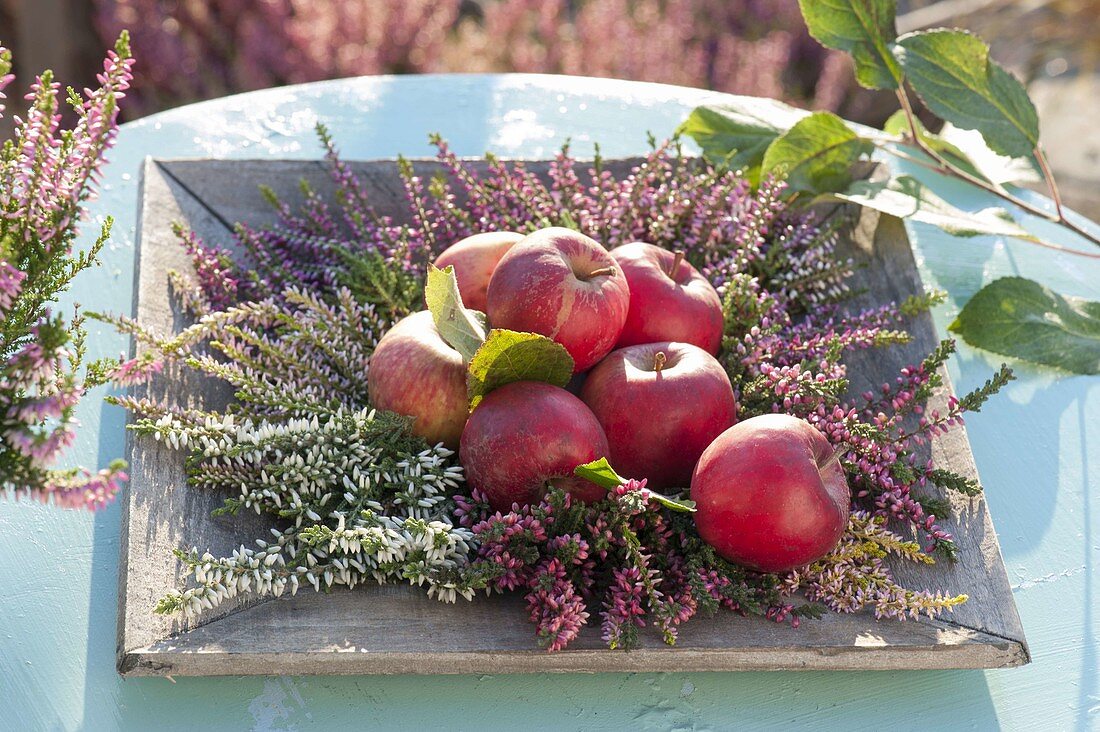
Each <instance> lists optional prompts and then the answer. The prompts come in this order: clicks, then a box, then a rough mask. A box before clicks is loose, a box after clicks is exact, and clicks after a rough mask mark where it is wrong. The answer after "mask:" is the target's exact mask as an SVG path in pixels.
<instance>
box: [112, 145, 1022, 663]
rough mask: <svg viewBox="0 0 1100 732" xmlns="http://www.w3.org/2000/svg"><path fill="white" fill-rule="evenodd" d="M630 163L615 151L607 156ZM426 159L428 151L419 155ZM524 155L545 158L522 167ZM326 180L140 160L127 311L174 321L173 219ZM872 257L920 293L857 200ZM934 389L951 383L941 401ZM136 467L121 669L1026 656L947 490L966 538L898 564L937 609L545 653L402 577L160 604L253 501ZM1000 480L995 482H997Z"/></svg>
mask: <svg viewBox="0 0 1100 732" xmlns="http://www.w3.org/2000/svg"><path fill="white" fill-rule="evenodd" d="M628 163H629V161H613V165H615V167H620V169H621V166H625V165H627V164H628ZM417 165H418V166H422V168H423V172H424V173H430V172H432V170H433V169H434V164H433V163H418V164H417ZM531 165H532V168H534V169H536V170H537V169H544V168H545V164H538V163H533V164H531ZM353 167H355V168H356V170H357V172H358V173H360V174H361V175H362V176H363V178H364V180H365V181H366V184H367V188H368V191H369V192H370V194H371V198H372V200H373V201H374V205H375V206H376V208H377V209H378V210H380V211H381V212H384V213H390V214H393V215H394V216H395V218H398V219H400V218H401V216H402V215H403V213H402V212H403V210H404V208H403V207H404V196H403V192H402V189H401V188H400V186H399V184H398V182H397V180H396V166H395V164H394V163H393V162H388V161H381V162H368V163H358V164H353ZM302 178H305V179H307V180H309V181H310V182H311V183H313V184H314V185H315V187H316V188H317V189H319V190H320V191H322V192H330V191H331V187H330V185H329V183H328V179H327V174H326V173H325V170H324V168H323V167H322V165H321V164H320V163H301V162H274V163H272V162H249V161H243V162H220V161H164V162H158V161H152V160H150V161H147V163H146V166H145V168H144V180H143V194H142V198H141V202H140V221H139V227H138V228H139V231H138V237H139V255H138V256H139V266H138V274H137V279H138V281H137V286H136V288H135V305H134V310H135V313H136V314H137V315H138V317H139V318H140V319H141V320H142V321H143V322H145V323H146V324H147V325H149V326H152V327H153V328H155V329H159V330H161V331H163V332H168V331H170V330H173V329H176V330H178V329H179V328H180V327H181V326H182V325H183V324H184V321H183V319H182V317H181V315H180V314H179V313H178V312H177V311H176V310H175V306H174V305H173V304H172V302H171V301H170V298H169V295H168V288H167V285H166V277H167V272H168V270H169V269H173V268H174V269H177V270H180V271H187V269H188V266H189V264H188V261H187V258H186V256H185V255H184V254H183V252H182V250H181V248H180V247H179V246H178V245H177V244H176V242H175V237H174V235H173V234H172V233H171V231H170V224H171V223H172V222H175V221H179V222H183V223H185V224H186V225H187V226H189V227H190V228H192V229H193V230H195V231H196V232H197V233H198V234H199V235H200V236H202V237H204V238H205V239H206V240H207V242H209V243H219V244H222V245H225V244H228V243H229V241H230V235H229V231H230V227H231V226H232V225H233V224H235V223H236V222H239V221H243V222H246V223H248V224H250V225H253V226H260V225H264V224H268V223H271V222H272V221H273V220H274V214H273V212H272V210H271V208H270V207H269V206H268V205H267V203H266V202H265V201H264V200H263V197H262V196H261V195H260V193H259V190H258V185H259V184H260V183H264V184H266V185H269V186H272V187H273V188H274V189H275V190H276V192H277V193H278V194H279V195H280V196H281V197H283V198H284V200H289V201H291V202H294V201H296V200H298V199H299V193H298V181H299V180H300V179H302ZM845 247H846V251H849V252H850V254H851V256H853V257H854V258H855V259H856V260H857V262H859V263H861V264H865V265H866V266H865V267H863V268H862V269H860V270H859V271H858V273H857V275H856V277H855V280H856V282H855V284H856V286H857V287H862V288H866V290H867V292H866V294H865V295H863V300H864V301H865V303H882V302H886V301H889V300H896V299H901V298H904V297H906V296H908V295H910V294H913V293H915V292H919V291H921V289H922V287H921V284H920V278H919V275H918V273H917V270H916V266H915V263H914V261H913V256H912V252H911V250H910V248H909V244H908V241H907V239H906V236H905V232H904V228H903V227H902V226H901V225H900V222H898V221H897V220H896V219H889V218H882V219H881V220H880V219H879V218H878V217H877V215H874V214H869V213H865V214H864V215H863V216H862V218H860V220H859V221H858V223H857V224H856V225H854V226H853V235H852V236H851V237H850V242H848V243H847V244H846V245H845ZM911 330H912V332H913V334H914V341H913V343H911V344H909V345H908V346H905V347H902V348H892V349H883V350H876V351H867V352H864V353H862V354H858V355H857V356H856V357H855V358H853V359H851V361H850V364H851V366H850V371H851V375H852V376H853V382H855V383H853V389H854V390H860V391H861V390H864V389H866V388H869V387H875V386H877V385H879V384H881V383H883V382H885V381H889V380H891V379H892V378H893V377H894V375H896V373H897V371H898V369H899V368H901V367H902V366H904V365H906V364H909V363H914V362H917V361H919V360H920V359H921V358H923V356H924V355H926V354H927V353H928V351H929V350H930V349H931V348H932V346H933V345H934V344H935V343H936V341H937V336H936V333H935V329H934V326H933V323H932V320H931V318H930V317H928V316H922V317H920V318H918V319H917V320H916V322H915V323H914V324H913V326H912V328H911ZM146 394H147V395H149V396H151V397H153V398H162V397H164V396H165V395H168V394H171V395H172V398H173V399H174V400H177V401H179V400H182V401H184V402H185V403H190V404H193V405H195V406H208V407H209V406H211V405H214V404H217V403H219V402H223V401H224V400H225V399H226V398H227V394H226V391H225V389H224V388H220V387H219V386H218V385H216V384H212V383H210V382H208V381H207V382H196V381H194V380H192V381H180V377H179V375H178V374H166V376H165V378H161V379H158V380H157V381H155V382H154V383H153V384H151V385H150V386H149V387H148V388H146V389H144V390H143V391H141V392H140V395H146ZM937 399H938V400H940V401H941V402H942V401H943V399H944V395H942V394H941V395H939V396H938V397H937ZM931 449H932V454H933V456H934V457H935V459H936V461H937V464H938V465H940V466H942V467H946V468H950V469H952V470H955V471H956V472H959V473H962V474H964V475H971V476H973V475H975V467H974V462H973V458H972V456H971V453H970V447H969V443H968V442H967V440H966V435H965V431H963V430H957V431H955V432H953V433H952V434H950V435H948V436H947V437H946V438H943V439H940V440H938V441H936V442H935V443H934V444H933V446H932V448H931ZM128 453H129V458H130V462H131V468H132V469H131V481H130V485H129V488H128V489H127V491H126V494H125V495H124V497H123V499H122V505H123V532H122V537H121V542H120V544H121V553H122V558H121V572H120V575H121V577H120V599H119V601H120V612H119V634H118V664H119V670H120V672H121V673H123V674H127V675H172V674H176V675H216V674H273V673H280V674H358V673H433V674H434V673H520V672H539V671H586V672H595V671H723V670H749V669H937V668H993V667H1004V666H1015V665H1020V664H1023V663H1026V662H1027V661H1028V659H1029V656H1028V651H1027V646H1026V642H1025V640H1024V634H1023V629H1022V628H1021V626H1020V620H1019V617H1018V615H1017V613H1016V608H1015V604H1014V603H1013V600H1012V593H1011V589H1010V586H1009V582H1008V578H1007V575H1006V573H1005V569H1004V565H1003V562H1002V560H1001V556H1000V550H999V547H998V544H997V539H996V534H995V533H994V530H993V525H992V522H991V520H990V517H989V513H988V511H987V510H986V504H985V501H984V500H983V499H981V498H975V499H967V498H965V497H960V496H956V495H952V496H949V497H948V498H949V499H950V500H951V501H952V504H953V508H954V515H953V518H952V519H950V520H948V521H947V522H945V526H946V528H947V529H948V530H950V531H952V532H954V533H955V535H956V538H957V539H958V542H959V546H960V561H959V562H958V563H956V564H954V565H951V564H948V563H946V562H941V563H939V564H938V565H936V566H935V567H933V568H925V567H920V568H910V567H908V566H900V567H898V568H897V572H898V575H899V578H900V579H901V580H902V581H903V582H905V583H906V584H907V585H908V586H911V587H920V588H928V589H931V590H933V591H942V592H945V593H951V594H956V593H959V592H965V593H967V594H968V595H969V596H970V600H969V601H968V602H967V603H966V604H964V605H963V606H962V607H960V608H959V609H957V610H956V611H955V612H954V613H952V614H949V615H947V616H946V617H945V619H942V620H929V619H920V620H909V621H906V622H897V621H881V622H878V621H875V620H874V618H873V617H872V616H871V615H870V614H869V613H859V614H854V615H837V614H827V615H826V616H825V617H824V618H822V619H821V620H817V621H811V622H806V623H803V624H802V626H801V627H800V628H799V629H797V630H795V629H792V628H790V627H789V626H786V625H778V624H775V623H772V622H770V621H766V620H763V619H760V618H745V617H739V616H737V615H734V614H732V613H720V614H719V615H717V616H715V617H713V618H697V619H694V620H692V621H691V622H690V623H688V624H687V625H686V626H685V627H684V628H683V629H682V630H681V635H680V640H679V642H678V643H677V645H676V646H675V647H674V648H670V647H668V646H666V645H664V644H663V643H662V642H661V641H660V638H659V637H658V635H657V634H656V633H654V632H651V630H650V629H647V632H644V633H643V634H642V639H643V644H642V647H641V648H639V649H637V650H634V651H631V652H629V653H626V652H613V651H608V650H606V649H605V648H604V647H603V644H602V642H601V640H600V638H599V633H598V630H597V628H596V627H595V626H596V625H598V624H596V623H593V626H592V627H589V628H587V629H586V630H585V632H584V633H583V634H582V636H581V637H580V638H579V639H578V640H577V641H576V642H575V643H573V644H572V645H571V646H570V648H569V649H568V650H566V651H563V652H560V653H554V654H548V653H546V652H545V651H542V650H539V649H538V648H537V646H536V645H535V639H534V634H533V629H532V626H531V625H530V624H529V623H528V622H527V620H526V613H525V611H524V608H523V603H522V601H521V599H520V598H518V597H507V596H505V597H501V596H495V597H493V598H490V599H486V598H484V597H479V598H477V599H476V600H475V601H474V602H471V603H465V602H461V601H460V603H459V604H458V605H456V606H443V605H441V604H440V603H438V602H436V601H434V600H429V599H427V598H426V597H425V596H424V594H423V591H422V590H420V589H416V588H411V587H407V586H404V585H390V586H384V587H376V586H369V587H362V588H357V589H355V590H352V591H347V590H340V591H335V592H333V593H332V594H330V595H318V594H315V593H313V592H312V591H305V590H303V591H302V592H301V593H300V594H299V595H297V596H295V597H289V596H284V597H283V598H280V599H277V600H273V599H266V598H261V599H251V600H248V601H246V602H237V603H227V604H225V605H223V606H222V607H220V608H218V609H217V610H215V611H209V612H207V613H206V614H203V615H202V616H200V617H199V618H198V619H196V620H193V621H189V622H188V621H183V620H182V619H180V618H165V617H162V616H158V615H155V614H154V613H153V607H154V606H155V604H156V601H157V600H158V599H159V598H160V597H161V596H163V595H164V594H165V593H166V592H168V591H171V590H175V589H183V585H182V582H181V566H180V565H179V563H178V562H177V561H176V560H175V558H174V557H173V556H172V554H171V551H172V550H173V549H175V548H177V547H191V546H197V547H199V549H200V550H206V549H209V550H210V551H211V552H212V553H214V554H219V553H229V552H231V551H232V549H233V548H235V547H237V546H240V545H241V544H242V543H243V544H246V545H251V544H252V541H253V540H254V539H255V538H259V537H263V536H265V534H266V531H267V526H266V525H265V521H266V519H262V518H260V517H257V516H255V515H253V514H248V515H242V516H239V517H221V518H211V517H210V511H211V510H212V509H214V508H216V507H217V506H219V505H220V504H221V500H222V496H220V495H212V494H210V493H208V492H205V491H201V490H197V489H193V488H191V487H190V486H188V485H187V483H186V480H185V476H184V470H183V455H182V454H181V453H178V452H174V451H171V450H169V449H167V448H165V447H164V446H163V445H162V444H160V443H158V442H155V441H153V440H151V439H144V438H141V439H134V438H133V436H131V437H130V439H129V440H128ZM992 488H993V489H995V488H996V487H995V486H993V487H992Z"/></svg>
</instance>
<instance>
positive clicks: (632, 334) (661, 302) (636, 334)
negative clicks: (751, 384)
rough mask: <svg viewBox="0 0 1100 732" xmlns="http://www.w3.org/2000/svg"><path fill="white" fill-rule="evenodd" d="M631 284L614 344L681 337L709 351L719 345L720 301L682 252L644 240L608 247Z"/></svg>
mask: <svg viewBox="0 0 1100 732" xmlns="http://www.w3.org/2000/svg"><path fill="white" fill-rule="evenodd" d="M611 256H612V257H614V258H615V261H616V262H618V263H619V266H620V267H622V268H623V274H625V275H626V281H627V284H628V285H629V286H630V312H629V313H628V314H627V316H626V324H625V325H624V326H623V332H622V334H621V335H620V336H619V342H618V343H617V344H616V346H615V347H616V348H622V347H623V346H633V345H636V344H638V343H657V342H660V341H680V342H682V343H691V344H693V345H696V346H699V347H700V348H702V349H703V350H704V351H706V352H707V353H709V354H711V355H714V354H716V353H718V349H719V348H720V347H721V345H722V329H723V325H724V319H723V317H722V300H721V299H720V298H719V297H718V292H717V291H716V290H715V289H714V287H712V286H711V284H710V283H709V282H707V278H706V277H704V276H703V275H701V274H699V272H698V270H696V269H695V267H693V266H691V263H690V262H688V261H686V260H684V258H683V254H682V253H679V252H676V253H674V252H670V251H669V250H667V249H663V248H661V247H659V246H655V245H653V244H647V243H645V242H643V241H636V242H631V243H630V244H624V245H623V246H621V247H616V248H615V249H613V250H612V251H611Z"/></svg>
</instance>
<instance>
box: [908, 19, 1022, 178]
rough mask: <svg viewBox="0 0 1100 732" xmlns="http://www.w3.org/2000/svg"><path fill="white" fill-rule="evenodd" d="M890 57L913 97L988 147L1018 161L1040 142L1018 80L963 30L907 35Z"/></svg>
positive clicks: (973, 37)
mask: <svg viewBox="0 0 1100 732" xmlns="http://www.w3.org/2000/svg"><path fill="white" fill-rule="evenodd" d="M894 54H895V55H896V56H897V59H898V61H899V62H900V63H901V66H902V68H903V69H904V70H905V78H906V81H908V82H909V83H910V84H911V85H912V87H913V89H914V91H916V92H917V96H919V97H920V98H921V101H922V102H924V104H925V106H927V107H928V108H929V109H930V110H932V112H933V113H934V114H936V115H937V116H938V117H940V118H941V119H944V120H946V121H948V122H950V123H952V124H954V125H955V126H957V127H962V128H964V129H967V130H977V131H979V132H981V133H982V137H984V138H985V141H986V144H987V145H989V147H990V149H991V150H993V151H994V152H996V153H998V154H1000V155H1007V156H1009V157H1013V158H1022V157H1026V156H1028V155H1030V154H1031V153H1032V151H1033V150H1034V149H1035V147H1036V146H1037V145H1038V144H1039V115H1038V113H1037V112H1036V111H1035V105H1034V104H1032V102H1031V99H1030V98H1029V97H1028V95H1027V90H1026V89H1024V85H1023V84H1021V83H1020V80H1019V79H1017V78H1016V77H1015V76H1013V75H1012V74H1011V73H1009V72H1008V71H1006V70H1005V69H1004V68H1003V67H1002V66H1000V65H999V64H998V63H996V62H995V61H993V60H992V59H991V58H990V57H989V46H988V45H986V43H985V41H983V40H982V39H981V38H978V37H977V36H975V35H972V34H970V33H967V32H966V31H962V30H945V29H939V30H931V31H919V32H916V33H909V34H906V35H904V36H902V37H901V38H899V39H898V42H897V45H896V46H895V47H894Z"/></svg>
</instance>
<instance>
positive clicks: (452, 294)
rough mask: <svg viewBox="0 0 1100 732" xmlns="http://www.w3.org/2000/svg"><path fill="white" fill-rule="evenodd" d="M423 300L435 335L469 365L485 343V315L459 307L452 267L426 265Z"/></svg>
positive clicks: (459, 300)
mask: <svg viewBox="0 0 1100 732" xmlns="http://www.w3.org/2000/svg"><path fill="white" fill-rule="evenodd" d="M424 300H425V302H427V304H428V310H430V311H431V313H432V319H433V320H434V321H435V328H436V330H438V331H439V335H440V336H442V337H443V340H445V341H447V343H448V344H449V345H450V346H451V348H453V349H455V350H456V351H458V352H459V353H460V354H462V359H463V360H464V361H466V362H467V363H469V362H470V360H471V359H473V357H474V354H475V353H476V352H477V350H478V349H479V348H480V347H481V346H482V344H483V343H484V342H485V337H486V336H485V315H484V314H483V313H479V312H478V311H476V310H469V309H467V308H466V307H464V306H463V304H462V295H460V294H459V291H458V278H457V277H455V268H454V267H453V266H447V267H444V268H443V269H439V267H436V266H435V265H434V264H429V265H428V283H427V285H425V287H424Z"/></svg>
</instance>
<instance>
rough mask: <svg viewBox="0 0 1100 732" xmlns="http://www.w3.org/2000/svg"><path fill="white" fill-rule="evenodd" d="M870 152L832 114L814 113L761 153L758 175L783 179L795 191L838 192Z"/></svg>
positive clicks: (851, 131)
mask: <svg viewBox="0 0 1100 732" xmlns="http://www.w3.org/2000/svg"><path fill="white" fill-rule="evenodd" d="M870 150H871V142H870V141H869V140H867V139H865V138H862V137H860V136H859V135H857V134H856V133H855V132H854V131H853V130H852V129H851V128H850V127H848V125H847V124H845V122H844V120H842V119H841V118H840V117H837V116H836V115H835V114H833V113H832V112H815V113H814V114H811V115H810V116H809V117H806V118H805V119H803V120H801V121H799V122H798V123H797V124H795V125H794V127H792V128H791V129H789V130H787V132H785V133H784V134H783V135H781V136H780V137H778V138H776V140H775V141H774V142H772V144H771V145H770V146H769V147H768V150H767V152H765V153H764V161H763V164H762V168H761V169H762V172H763V173H765V174H767V173H779V174H782V175H785V176H786V178H787V183H788V185H790V186H791V188H792V189H794V190H796V191H812V192H814V193H826V192H830V191H840V190H844V188H845V187H846V186H847V185H848V184H849V183H850V182H851V180H852V172H851V168H852V165H853V164H854V163H855V162H856V161H857V160H859V159H860V158H861V157H862V156H863V155H865V154H867V153H868V152H870Z"/></svg>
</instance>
